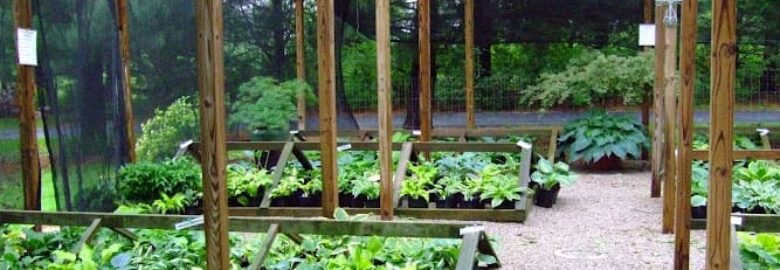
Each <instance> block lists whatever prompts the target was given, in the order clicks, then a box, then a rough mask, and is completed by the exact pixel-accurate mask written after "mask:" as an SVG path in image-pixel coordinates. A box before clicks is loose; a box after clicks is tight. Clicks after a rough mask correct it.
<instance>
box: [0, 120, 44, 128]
mask: <svg viewBox="0 0 780 270" xmlns="http://www.w3.org/2000/svg"><path fill="white" fill-rule="evenodd" d="M35 126H36V127H37V128H41V127H43V122H42V121H41V120H40V119H38V121H37V123H36V124H35ZM18 128H19V119H17V118H13V117H5V118H0V130H7V129H18Z"/></svg>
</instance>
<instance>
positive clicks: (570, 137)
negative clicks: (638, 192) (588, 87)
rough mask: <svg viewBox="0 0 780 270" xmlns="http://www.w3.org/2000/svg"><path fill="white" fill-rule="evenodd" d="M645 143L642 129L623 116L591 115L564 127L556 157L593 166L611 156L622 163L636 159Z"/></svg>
mask: <svg viewBox="0 0 780 270" xmlns="http://www.w3.org/2000/svg"><path fill="white" fill-rule="evenodd" d="M647 145H648V141H647V136H646V135H645V131H644V127H643V126H642V125H641V124H640V123H637V122H636V121H635V120H632V119H630V118H628V117H626V116H611V115H608V114H606V113H604V112H595V113H591V114H590V115H589V116H587V117H585V118H580V119H577V120H574V121H572V122H569V123H567V124H566V126H565V127H564V130H563V134H562V135H561V137H560V138H559V139H558V153H565V154H566V157H567V158H569V161H584V162H586V163H592V162H596V161H598V160H599V159H601V158H603V157H609V156H615V157H617V158H620V159H622V160H624V159H627V158H629V157H639V156H640V155H641V154H642V149H643V148H645V147H647Z"/></svg>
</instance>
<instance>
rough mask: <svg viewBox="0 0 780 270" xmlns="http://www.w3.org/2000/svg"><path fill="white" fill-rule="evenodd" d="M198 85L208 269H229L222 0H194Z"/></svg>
mask: <svg viewBox="0 0 780 270" xmlns="http://www.w3.org/2000/svg"><path fill="white" fill-rule="evenodd" d="M195 3H196V14H197V29H198V30H197V31H198V41H197V43H198V46H197V47H198V88H199V89H200V134H202V136H201V140H202V141H201V144H200V145H201V150H200V151H201V167H202V170H203V203H204V205H203V216H204V226H203V227H204V230H205V234H206V263H207V266H208V269H212V270H213V269H219V270H227V269H230V249H229V248H230V246H229V245H230V243H229V239H228V209H227V191H226V189H225V185H224V183H225V171H226V170H227V157H226V155H227V147H226V138H227V137H226V134H225V133H226V128H225V76H224V70H223V69H224V66H223V58H222V37H223V35H222V1H220V0H198V1H195Z"/></svg>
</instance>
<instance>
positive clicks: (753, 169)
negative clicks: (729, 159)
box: [733, 161, 780, 214]
mask: <svg viewBox="0 0 780 270" xmlns="http://www.w3.org/2000/svg"><path fill="white" fill-rule="evenodd" d="M733 200H734V203H735V204H736V206H737V207H738V208H740V209H742V210H743V211H744V212H748V213H753V214H765V213H780V167H778V166H777V165H776V164H774V163H771V162H769V161H752V162H750V163H749V164H747V166H746V167H741V168H737V169H736V170H735V171H734V188H733Z"/></svg>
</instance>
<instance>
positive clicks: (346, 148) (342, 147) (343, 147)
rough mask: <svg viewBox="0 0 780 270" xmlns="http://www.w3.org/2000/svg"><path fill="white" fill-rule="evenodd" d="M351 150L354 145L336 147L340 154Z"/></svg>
mask: <svg viewBox="0 0 780 270" xmlns="http://www.w3.org/2000/svg"><path fill="white" fill-rule="evenodd" d="M349 149H352V144H345V145H341V146H339V147H336V150H337V151H339V152H341V151H346V150H349Z"/></svg>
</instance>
